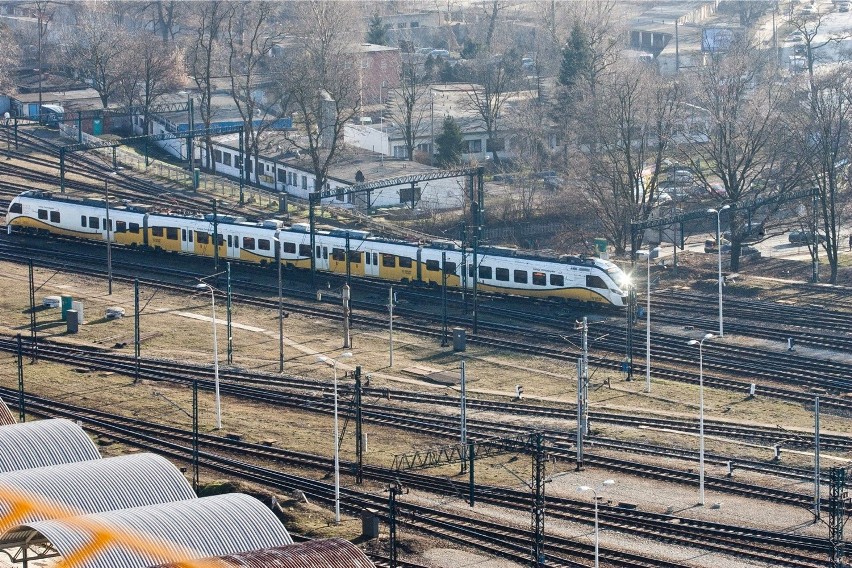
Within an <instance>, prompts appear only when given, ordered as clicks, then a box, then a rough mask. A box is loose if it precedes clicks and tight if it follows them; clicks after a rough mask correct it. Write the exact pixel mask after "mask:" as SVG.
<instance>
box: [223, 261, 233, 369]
mask: <svg viewBox="0 0 852 568" xmlns="http://www.w3.org/2000/svg"><path fill="white" fill-rule="evenodd" d="M225 268H226V270H227V294H226V296H225V299H226V303H227V309H226V310H225V313H226V316H227V323H228V365H233V364H234V328H233V325H232V322H231V306H232V305H233V304H232V297H231V263H230V262H228V263H226V265H225Z"/></svg>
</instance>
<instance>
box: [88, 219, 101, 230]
mask: <svg viewBox="0 0 852 568" xmlns="http://www.w3.org/2000/svg"><path fill="white" fill-rule="evenodd" d="M98 225H100V223H98V218H97V217H89V227H91V228H93V229H97V228H98Z"/></svg>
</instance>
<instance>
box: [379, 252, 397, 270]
mask: <svg viewBox="0 0 852 568" xmlns="http://www.w3.org/2000/svg"><path fill="white" fill-rule="evenodd" d="M382 266H384V267H386V268H396V257H395V256H394V255H392V254H383V255H382Z"/></svg>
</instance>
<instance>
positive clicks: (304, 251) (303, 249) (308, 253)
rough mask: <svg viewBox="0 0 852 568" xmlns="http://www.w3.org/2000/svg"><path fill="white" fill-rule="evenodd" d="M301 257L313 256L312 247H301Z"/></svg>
mask: <svg viewBox="0 0 852 568" xmlns="http://www.w3.org/2000/svg"><path fill="white" fill-rule="evenodd" d="M299 256H307V257H309V256H311V245H299Z"/></svg>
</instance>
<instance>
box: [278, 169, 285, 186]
mask: <svg viewBox="0 0 852 568" xmlns="http://www.w3.org/2000/svg"><path fill="white" fill-rule="evenodd" d="M278 181H279V182H280V183H287V171H286V170H278Z"/></svg>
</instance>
